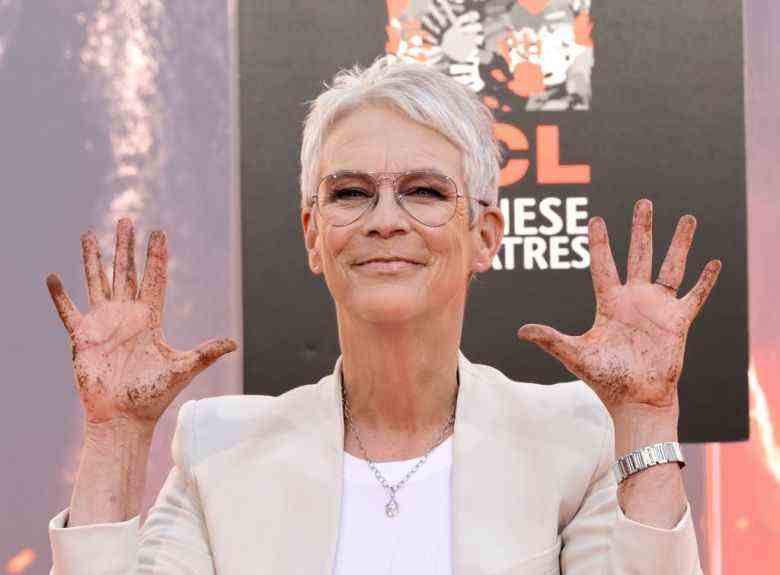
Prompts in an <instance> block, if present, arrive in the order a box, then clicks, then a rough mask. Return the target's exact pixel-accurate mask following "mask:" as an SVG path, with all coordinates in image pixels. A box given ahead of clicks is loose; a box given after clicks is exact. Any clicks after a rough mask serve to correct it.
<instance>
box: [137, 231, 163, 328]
mask: <svg viewBox="0 0 780 575" xmlns="http://www.w3.org/2000/svg"><path fill="white" fill-rule="evenodd" d="M167 284H168V239H167V237H166V235H165V232H163V231H162V230H155V231H153V232H152V233H151V234H150V235H149V241H148V243H147V246H146V264H145V265H144V277H143V280H142V281H141V292H140V293H139V294H138V298H139V299H140V300H141V301H143V302H144V303H146V304H148V305H149V306H150V307H151V308H152V311H153V312H154V314H155V322H156V323H157V324H159V323H160V322H161V321H162V313H163V305H164V304H165V286H166V285H167Z"/></svg>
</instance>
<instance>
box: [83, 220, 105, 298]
mask: <svg viewBox="0 0 780 575" xmlns="http://www.w3.org/2000/svg"><path fill="white" fill-rule="evenodd" d="M81 254H82V257H83V259H84V275H85V276H86V278H87V293H88V294H89V304H90V305H91V306H96V305H98V304H100V303H103V302H104V301H106V300H108V299H110V298H111V292H110V291H109V288H108V280H107V279H106V272H105V270H104V269H103V264H102V263H101V261H100V247H99V246H98V240H97V236H95V232H94V231H92V230H87V231H86V232H85V233H83V234H82V235H81Z"/></svg>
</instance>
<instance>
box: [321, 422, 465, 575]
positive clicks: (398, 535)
mask: <svg viewBox="0 0 780 575" xmlns="http://www.w3.org/2000/svg"><path fill="white" fill-rule="evenodd" d="M418 460H419V458H415V459H409V460H407V461H385V462H379V463H376V466H377V467H378V468H379V471H381V472H382V475H384V477H385V479H387V482H388V483H390V484H391V485H394V484H395V483H396V482H398V481H400V480H401V479H402V478H403V476H404V475H406V473H407V472H408V471H409V470H410V469H411V468H412V467H414V465H415V463H416V462H417V461H418ZM451 469H452V435H450V436H449V437H448V438H447V439H445V440H444V441H443V442H442V443H440V444H439V445H437V446H436V447H435V448H434V449H433V451H431V454H430V455H429V456H428V459H427V461H426V462H425V463H423V464H422V466H421V467H420V468H419V469H418V470H417V471H415V472H414V473H413V474H412V476H411V477H410V478H409V480H408V481H407V482H406V484H404V486H403V487H401V489H400V490H399V491H398V492H397V493H396V501H397V502H398V507H399V513H398V515H396V516H395V517H388V516H387V515H386V514H385V504H386V503H387V502H388V500H389V496H388V492H387V490H386V489H385V488H384V487H382V485H381V484H380V483H379V481H378V480H377V478H376V476H375V475H374V472H373V471H372V470H371V468H370V467H369V466H368V463H367V462H366V461H365V460H364V459H359V458H357V457H355V456H353V455H350V454H349V453H347V452H344V491H343V495H342V500H341V523H340V525H339V538H338V546H337V547H338V549H337V552H336V564H335V565H334V568H333V575H365V574H366V573H371V575H416V574H420V575H423V574H424V575H451V574H452V545H451V542H452V521H451V518H452V512H451V511H452V508H451V501H452V498H451V474H450V471H451Z"/></svg>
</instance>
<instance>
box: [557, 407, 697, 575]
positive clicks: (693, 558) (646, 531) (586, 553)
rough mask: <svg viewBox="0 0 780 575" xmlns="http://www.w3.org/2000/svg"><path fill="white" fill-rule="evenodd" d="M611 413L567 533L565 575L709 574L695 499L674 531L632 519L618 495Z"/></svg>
mask: <svg viewBox="0 0 780 575" xmlns="http://www.w3.org/2000/svg"><path fill="white" fill-rule="evenodd" d="M601 411H602V412H603V415H605V416H606V417H605V429H606V431H605V433H604V437H603V441H602V449H601V457H600V460H599V464H598V467H597V469H596V471H595V472H594V474H593V478H592V481H591V483H590V486H589V488H588V491H587V493H586V495H585V498H584V500H583V502H582V505H581V506H580V508H579V510H578V511H577V513H576V514H575V516H574V518H573V519H572V520H571V521H570V522H569V523H568V524H567V525H566V527H565V528H564V529H563V531H562V533H561V536H562V540H563V548H562V550H561V573H562V574H563V575H623V574H626V573H632V574H636V575H656V574H658V573H674V574H675V575H703V572H702V569H701V564H700V561H699V550H698V544H697V540H696V531H695V529H694V525H693V518H692V516H691V505H690V501H689V502H688V503H687V507H686V511H685V515H684V516H683V517H682V519H680V521H679V523H678V524H677V525H676V526H675V527H673V528H671V529H663V528H659V527H654V526H652V525H647V524H644V523H639V522H637V521H634V520H632V519H630V518H629V517H627V516H626V515H625V514H624V513H623V510H622V509H621V507H620V505H619V504H618V498H617V481H616V480H615V477H614V475H613V474H612V469H611V466H612V463H613V462H614V461H613V460H614V454H615V431H614V424H613V422H612V417H611V416H610V415H609V412H608V411H607V410H606V408H604V407H603V405H602V406H601Z"/></svg>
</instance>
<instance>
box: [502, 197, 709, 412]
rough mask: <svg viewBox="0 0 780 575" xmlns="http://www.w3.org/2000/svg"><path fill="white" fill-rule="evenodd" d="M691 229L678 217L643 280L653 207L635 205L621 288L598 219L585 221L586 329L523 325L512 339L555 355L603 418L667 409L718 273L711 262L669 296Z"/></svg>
mask: <svg viewBox="0 0 780 575" xmlns="http://www.w3.org/2000/svg"><path fill="white" fill-rule="evenodd" d="M695 228H696V218H694V217H693V216H691V215H686V216H683V217H682V218H680V220H679V222H678V224H677V229H676V231H675V233H674V237H673V238H672V243H671V246H670V248H669V251H668V252H667V254H666V257H665V259H664V262H663V264H662V266H661V270H660V272H659V274H658V278H657V279H656V280H655V282H651V279H652V277H651V274H652V266H653V239H652V234H653V230H652V229H653V204H652V202H650V200H647V199H642V200H639V201H638V202H637V203H636V204H635V206H634V219H633V225H632V229H631V244H630V247H629V254H628V273H627V281H626V283H625V284H622V283H621V281H620V277H619V276H618V272H617V268H616V267H615V260H614V258H613V256H612V250H611V248H610V244H609V237H608V236H607V228H606V225H605V223H604V220H603V219H602V218H599V217H594V218H591V219H590V221H589V223H588V241H589V246H590V256H591V261H590V271H591V277H592V279H593V287H594V290H595V293H596V319H595V322H594V324H593V327H591V329H590V330H588V331H587V332H586V333H584V334H582V335H578V336H572V335H566V334H562V333H560V332H558V331H556V330H555V329H553V328H551V327H549V326H545V325H538V324H527V325H524V326H523V327H521V328H520V329H519V330H518V332H517V335H518V337H519V338H521V339H525V340H528V341H531V342H534V343H536V344H537V345H539V346H540V347H542V348H543V349H544V350H546V351H547V352H548V353H550V354H551V355H553V356H554V357H556V358H557V359H558V360H559V361H560V362H561V363H563V364H564V365H565V366H566V367H567V368H568V370H569V371H571V372H572V373H573V374H574V375H576V376H577V377H578V378H580V379H582V380H583V381H585V382H586V383H587V384H588V385H590V387H592V388H593V390H594V391H595V392H596V393H597V394H598V396H599V397H600V398H601V400H602V402H603V403H604V405H605V406H606V407H607V409H608V410H609V411H610V412H614V411H615V410H617V409H619V408H622V407H626V406H634V405H636V406H640V407H646V406H652V407H654V408H670V409H675V408H676V406H677V381H678V380H679V378H680V373H681V372H682V366H683V357H684V355H685V341H686V338H687V336H688V330H689V328H690V326H691V324H692V323H693V320H694V319H695V318H696V316H697V315H698V313H699V310H700V309H701V307H702V306H703V305H704V302H705V301H706V300H707V297H708V296H709V294H710V291H711V290H712V287H713V286H714V285H715V282H716V281H717V279H718V274H719V273H720V269H721V262H720V261H719V260H711V261H710V262H708V263H707V265H706V266H705V268H704V270H703V271H702V272H701V275H700V276H699V279H698V281H697V283H696V285H695V286H694V287H693V288H692V289H691V290H690V291H689V292H688V294H686V295H685V297H682V298H678V297H677V290H678V289H679V287H680V284H681V283H682V280H683V275H684V273H685V263H686V260H687V257H688V251H689V249H690V247H691V243H692V241H693V234H694V230H695Z"/></svg>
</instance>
